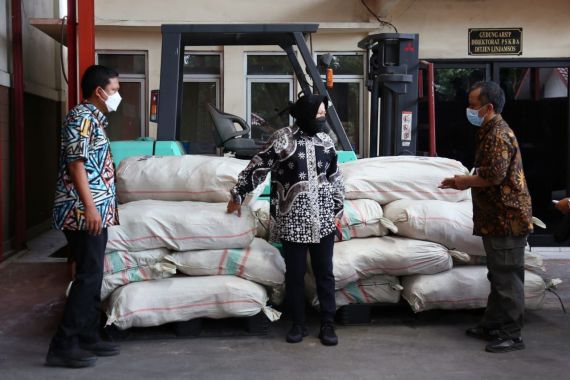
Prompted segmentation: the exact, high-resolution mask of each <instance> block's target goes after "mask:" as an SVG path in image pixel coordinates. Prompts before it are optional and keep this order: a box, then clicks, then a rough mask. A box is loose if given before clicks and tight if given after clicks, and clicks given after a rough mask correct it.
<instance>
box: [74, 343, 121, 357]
mask: <svg viewBox="0 0 570 380" xmlns="http://www.w3.org/2000/svg"><path fill="white" fill-rule="evenodd" d="M79 347H80V348H81V349H82V350H85V351H89V352H91V353H92V354H95V355H97V356H115V355H119V354H120V353H121V349H120V348H119V345H118V344H116V343H111V342H105V341H103V340H100V341H97V342H95V343H79Z"/></svg>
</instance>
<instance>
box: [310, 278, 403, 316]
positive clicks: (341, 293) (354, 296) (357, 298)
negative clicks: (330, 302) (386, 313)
mask: <svg viewBox="0 0 570 380" xmlns="http://www.w3.org/2000/svg"><path fill="white" fill-rule="evenodd" d="M305 286H306V289H307V290H306V293H307V296H308V298H309V302H310V303H311V305H313V306H314V307H318V306H319V299H318V297H317V289H316V284H315V279H314V277H312V276H310V277H309V276H307V278H306V281H305ZM401 291H402V286H401V285H400V280H398V278H397V277H394V276H388V275H378V276H373V277H370V278H366V279H363V280H358V281H356V282H351V283H350V284H348V285H347V286H346V287H344V288H342V289H340V290H337V291H336V292H335V299H336V308H337V309H338V308H340V307H342V306H345V305H351V304H371V303H398V302H399V301H400V293H401Z"/></svg>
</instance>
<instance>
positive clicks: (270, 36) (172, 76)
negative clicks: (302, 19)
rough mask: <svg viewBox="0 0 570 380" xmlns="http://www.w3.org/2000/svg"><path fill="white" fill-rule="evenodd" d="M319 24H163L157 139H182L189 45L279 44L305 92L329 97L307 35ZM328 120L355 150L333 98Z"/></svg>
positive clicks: (343, 143) (341, 139)
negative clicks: (183, 89) (181, 128)
mask: <svg viewBox="0 0 570 380" xmlns="http://www.w3.org/2000/svg"><path fill="white" fill-rule="evenodd" d="M318 28H319V25H318V24H247V25H245V24H244V25H241V24H240V25H227V24H208V25H206V24H182V25H179V24H166V25H162V60H161V68H160V101H159V104H158V131H157V139H158V140H178V139H179V134H180V116H181V110H182V84H183V66H184V49H185V47H186V46H223V45H243V46H250V45H251V46H260V45H277V46H279V47H281V49H283V51H285V53H286V54H287V57H288V58H289V62H290V63H291V66H292V67H293V70H294V72H295V77H296V78H297V80H298V81H299V83H300V85H301V89H302V92H303V94H305V95H308V94H311V93H317V94H320V95H326V96H327V97H328V98H329V99H330V96H329V94H328V91H327V89H326V87H325V85H324V83H323V81H322V79H321V76H320V74H319V71H318V69H317V66H316V65H315V62H314V61H313V57H312V56H311V52H310V51H309V48H308V47H307V44H306V42H305V38H306V36H308V35H309V34H311V33H315V32H316V31H317V29H318ZM295 46H296V47H297V49H298V50H299V53H300V55H301V57H302V59H303V62H304V63H305V70H306V74H307V75H309V76H310V78H311V80H312V82H313V88H311V85H310V84H309V83H308V82H307V80H306V77H305V75H306V74H305V72H304V71H303V68H302V66H301V63H300V62H299V60H298V59H297V55H296V54H295V51H294V49H293V48H294V47H295ZM327 120H328V123H329V125H330V127H331V129H332V130H333V132H334V133H335V134H336V136H337V138H338V145H339V146H340V148H341V149H342V150H345V151H352V150H353V149H352V145H351V144H350V141H349V140H348V137H347V135H346V132H345V131H344V128H343V127H342V123H341V121H340V118H339V116H338V113H337V112H336V109H335V107H334V105H333V104H332V102H329V106H328V109H327Z"/></svg>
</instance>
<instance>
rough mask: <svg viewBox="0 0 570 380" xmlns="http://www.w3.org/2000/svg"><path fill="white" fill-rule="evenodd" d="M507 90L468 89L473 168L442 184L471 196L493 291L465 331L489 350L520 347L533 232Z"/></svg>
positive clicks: (475, 230) (482, 84)
mask: <svg viewBox="0 0 570 380" xmlns="http://www.w3.org/2000/svg"><path fill="white" fill-rule="evenodd" d="M504 105H505V94H504V92H503V90H502V89H501V87H500V86H499V85H498V84H497V83H495V82H479V83H476V84H475V85H474V86H473V87H472V88H471V90H470V91H469V107H468V108H467V111H466V112H467V119H468V120H469V122H470V123H471V124H473V125H475V126H477V127H479V131H478V132H477V151H476V154H475V168H476V173H475V175H472V176H455V177H454V178H446V179H444V180H443V182H442V183H441V185H440V187H442V188H453V189H458V190H465V189H468V188H471V191H472V196H473V222H474V228H473V233H474V234H475V235H479V236H482V237H483V245H484V247H485V253H486V256H487V268H488V271H489V273H488V278H489V281H490V283H491V294H490V295H489V298H488V301H487V309H486V310H485V315H484V316H483V320H482V321H481V322H480V323H479V325H477V326H475V327H472V328H470V329H468V330H467V331H466V333H467V335H469V336H472V337H475V338H479V339H484V340H488V341H491V343H489V344H487V346H486V347H485V349H486V351H488V352H508V351H514V350H522V349H524V347H525V346H524V343H523V340H522V338H521V329H522V327H523V319H524V250H525V246H526V241H527V236H528V234H529V233H531V232H532V229H533V228H532V208H531V200H530V194H529V191H528V187H527V184H526V179H525V175H524V171H523V165H522V158H521V151H520V147H519V144H518V142H517V139H516V137H515V134H514V133H513V131H512V130H511V128H509V126H508V124H507V122H506V121H505V120H503V118H502V117H501V112H502V110H503V106H504Z"/></svg>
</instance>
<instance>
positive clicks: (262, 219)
mask: <svg viewBox="0 0 570 380" xmlns="http://www.w3.org/2000/svg"><path fill="white" fill-rule="evenodd" d="M249 208H250V209H251V212H252V213H253V216H254V217H255V225H256V228H257V230H256V233H255V236H256V237H258V238H262V239H265V240H269V222H270V220H271V214H270V211H269V209H270V205H269V201H268V200H265V199H258V200H256V201H255V202H252V203H251V204H250V205H249Z"/></svg>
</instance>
